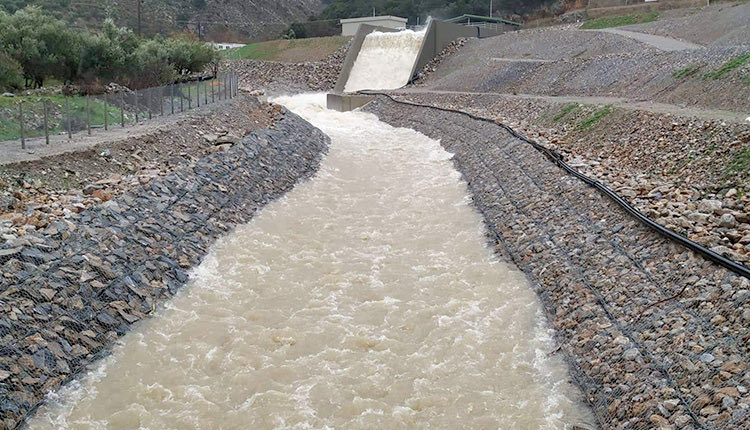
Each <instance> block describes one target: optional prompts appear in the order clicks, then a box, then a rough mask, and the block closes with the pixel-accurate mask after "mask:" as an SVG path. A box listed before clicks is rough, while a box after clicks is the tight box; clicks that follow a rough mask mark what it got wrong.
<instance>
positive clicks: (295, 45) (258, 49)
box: [226, 36, 349, 63]
mask: <svg viewBox="0 0 750 430" xmlns="http://www.w3.org/2000/svg"><path fill="white" fill-rule="evenodd" d="M348 41H349V38H348V37H344V36H329V37H311V38H309V39H291V40H287V39H281V40H269V41H266V42H257V43H251V44H249V45H246V46H243V47H242V48H239V49H232V50H231V51H227V53H226V56H227V58H229V59H232V60H239V59H248V60H265V61H283V62H291V63H304V62H306V61H322V60H324V59H325V58H326V57H327V56H328V55H330V54H333V53H334V52H336V50H337V49H340V48H341V47H342V46H344V45H345V44H346V42H348Z"/></svg>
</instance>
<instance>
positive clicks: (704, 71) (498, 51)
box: [419, 8, 750, 113]
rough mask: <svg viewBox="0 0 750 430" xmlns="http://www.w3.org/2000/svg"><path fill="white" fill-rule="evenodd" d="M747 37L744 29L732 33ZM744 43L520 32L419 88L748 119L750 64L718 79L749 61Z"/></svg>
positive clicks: (475, 44) (443, 69)
mask: <svg viewBox="0 0 750 430" xmlns="http://www.w3.org/2000/svg"><path fill="white" fill-rule="evenodd" d="M735 9H736V8H735ZM743 28H744V30H743ZM746 29H747V24H744V26H741V27H739V28H737V30H738V31H745V30H746ZM725 31H726V29H725ZM743 43H744V44H740V45H727V44H723V45H717V46H710V47H707V48H704V49H697V50H689V51H677V52H664V51H660V50H658V49H656V48H653V47H651V46H650V45H648V44H645V43H640V42H638V41H636V40H633V39H630V38H628V37H624V36H621V35H617V34H611V33H607V32H589V31H581V30H577V29H576V27H575V26H559V27H553V28H547V29H538V30H528V31H527V30H524V31H520V32H515V33H510V34H506V35H501V36H498V37H493V38H489V39H483V40H476V39H470V40H468V41H466V43H465V44H464V46H463V47H461V48H460V49H457V50H456V52H455V53H454V54H453V55H449V56H447V57H445V58H444V59H443V60H442V61H441V63H440V64H439V65H438V66H437V67H436V68H435V71H434V72H433V73H431V74H430V75H429V76H427V77H426V78H425V79H422V80H421V81H420V83H419V85H420V86H422V87H424V88H428V89H434V90H451V91H476V92H495V93H511V94H516V93H519V94H539V95H553V96H558V95H578V96H618V97H626V98H629V99H634V100H653V101H657V102H662V103H670V104H676V105H686V106H699V107H705V108H716V109H727V110H734V111H741V112H747V113H750V85H748V82H749V81H748V79H750V78H749V76H750V62H745V63H744V65H741V66H740V67H738V68H735V69H733V70H728V71H726V72H725V73H722V74H721V75H720V76H717V75H716V74H715V72H716V71H717V70H720V69H721V68H722V67H723V66H724V65H725V64H726V63H727V62H728V61H730V60H732V59H734V58H737V57H738V56H741V55H744V54H748V53H750V38H748V39H747V40H744V41H743ZM513 58H517V59H519V60H529V59H540V60H553V61H545V62H541V61H540V62H529V61H517V62H514V61H512V59H513ZM498 59H502V61H498Z"/></svg>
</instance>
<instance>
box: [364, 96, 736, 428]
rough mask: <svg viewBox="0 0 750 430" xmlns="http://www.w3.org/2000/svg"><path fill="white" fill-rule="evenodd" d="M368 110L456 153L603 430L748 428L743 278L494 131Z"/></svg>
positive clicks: (442, 116) (384, 108) (419, 114)
mask: <svg viewBox="0 0 750 430" xmlns="http://www.w3.org/2000/svg"><path fill="white" fill-rule="evenodd" d="M367 109H368V110H369V111H371V112H373V113H375V114H377V115H378V116H379V117H380V118H381V119H382V120H384V121H387V122H389V123H391V124H392V125H394V126H399V127H409V128H414V129H416V130H418V131H420V132H422V133H425V134H427V135H428V136H430V137H432V138H435V139H440V141H441V143H442V144H443V145H444V147H445V148H446V150H448V151H449V152H452V153H454V163H455V165H456V167H457V168H458V170H459V171H461V173H462V174H463V176H464V178H465V179H466V181H467V182H468V183H469V186H470V189H471V191H472V193H473V199H474V203H475V204H476V206H477V208H479V210H480V211H481V212H482V213H483V215H484V217H485V221H486V223H487V225H488V228H489V230H490V231H491V232H493V234H492V235H491V236H492V237H491V240H494V241H496V244H497V247H498V249H499V250H500V251H501V252H503V253H504V252H507V253H508V254H509V255H510V256H512V258H513V259H514V261H515V262H516V264H517V265H518V266H519V267H521V268H522V270H524V271H525V272H526V273H527V275H528V276H529V277H530V278H531V279H532V280H533V281H535V283H536V288H537V292H538V294H539V296H540V298H541V299H542V301H543V303H544V304H545V307H546V310H547V314H548V318H549V320H550V322H551V324H552V326H553V327H554V328H555V329H556V331H557V335H558V341H559V343H560V350H561V351H562V353H564V354H565V355H566V357H567V359H568V360H569V363H570V366H571V369H572V372H573V374H574V378H575V379H576V381H577V383H578V384H579V385H580V386H581V388H582V389H583V391H584V394H585V395H586V397H587V399H588V401H589V403H590V404H591V406H592V408H593V410H594V412H595V414H596V415H597V417H598V418H599V421H600V425H601V426H602V427H603V428H613V429H614V428H618V429H619V428H623V429H626V428H627V429H644V428H654V427H660V428H680V429H697V428H706V429H742V428H748V422H750V421H748V410H749V409H750V394H748V388H749V387H750V372H748V368H747V366H748V363H749V361H748V353H749V352H750V347H748V345H749V343H748V340H749V339H750V329H748V325H749V324H750V303H748V299H749V298H750V281H748V279H745V278H741V277H738V276H736V275H734V274H733V273H731V272H728V271H726V270H724V269H722V268H721V267H718V266H716V265H714V264H713V263H711V262H709V261H707V260H705V259H703V258H702V257H700V256H698V255H696V254H694V253H693V252H691V251H688V250H687V249H685V248H682V247H680V246H678V245H675V244H673V243H672V242H669V241H668V240H666V239H664V238H662V237H661V236H659V235H657V234H655V233H653V232H652V231H650V230H648V229H646V228H645V227H643V226H642V225H640V224H639V223H638V222H637V221H635V220H634V219H633V218H632V217H630V216H629V215H628V214H627V213H625V212H624V211H623V210H621V209H620V208H619V207H618V206H616V205H615V204H614V203H613V202H611V201H609V200H608V199H607V198H605V197H603V196H602V195H601V194H599V193H598V192H597V191H596V190H595V189H593V188H590V187H587V186H586V185H585V184H584V183H583V182H581V181H579V180H578V179H576V178H574V177H572V176H569V175H567V174H566V173H565V172H564V171H562V170H561V169H559V168H558V167H557V166H555V165H554V164H552V163H551V162H549V161H548V160H547V159H546V158H544V157H543V156H542V155H541V154H540V153H538V152H537V151H536V150H534V149H533V148H532V147H531V146H530V145H528V144H527V143H525V142H523V141H520V140H518V139H516V138H514V137H513V136H512V135H510V134H509V133H508V132H507V131H505V130H504V129H503V128H501V127H499V126H497V125H495V124H491V123H488V122H483V121H478V120H474V119H471V118H469V117H467V116H465V115H462V114H458V113H447V112H440V111H436V110H434V109H429V108H423V107H411V106H404V105H400V104H395V103H393V102H390V101H386V100H384V99H379V100H378V101H376V102H374V103H373V104H371V105H369V106H368V107H367Z"/></svg>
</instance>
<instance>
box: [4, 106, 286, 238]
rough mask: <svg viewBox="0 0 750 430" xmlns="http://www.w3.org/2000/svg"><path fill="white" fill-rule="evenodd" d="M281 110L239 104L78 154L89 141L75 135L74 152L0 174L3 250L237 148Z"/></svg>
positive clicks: (108, 141) (14, 166) (110, 139)
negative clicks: (212, 154)
mask: <svg viewBox="0 0 750 430" xmlns="http://www.w3.org/2000/svg"><path fill="white" fill-rule="evenodd" d="M277 109H278V108H277V107H274V106H272V105H269V104H266V103H261V102H259V101H258V100H257V99H256V98H255V97H244V96H240V97H237V98H235V99H234V100H232V101H230V102H227V103H225V104H222V105H218V106H215V107H213V108H212V110H211V111H205V112H201V113H191V114H190V115H188V116H186V117H183V118H181V119H177V120H176V121H172V122H168V123H164V124H159V125H157V126H155V127H153V128H148V129H146V130H143V131H141V132H135V133H133V134H130V135H129V136H127V137H125V138H123V137H121V136H120V137H110V136H108V135H107V136H101V137H100V140H101V142H100V143H98V144H95V145H94V146H90V147H88V146H87V147H83V148H80V147H79V146H78V145H77V144H78V143H79V142H78V140H81V141H82V142H87V140H88V139H90V138H88V137H87V136H80V135H75V136H74V140H73V141H72V143H71V144H70V145H71V146H72V147H71V148H70V149H68V150H69V151H70V152H65V153H58V154H54V153H53V154H46V153H45V151H47V150H48V149H55V150H57V148H53V147H54V146H65V145H67V143H65V144H64V143H55V144H52V145H50V146H49V147H47V146H44V147H42V148H40V149H39V152H40V154H34V155H35V156H36V155H39V156H40V157H41V158H38V159H32V160H31V161H24V162H16V163H10V164H5V165H3V166H0V239H2V240H0V243H4V242H6V241H7V242H9V243H6V245H8V246H11V247H13V246H14V245H13V243H14V242H15V241H18V240H20V241H22V240H23V239H22V236H24V235H26V234H27V233H31V232H34V231H36V230H41V229H44V228H46V227H47V225H49V224H50V223H51V222H54V221H56V220H58V219H62V218H65V219H71V218H75V217H76V216H77V215H76V214H77V213H79V212H81V211H83V210H85V209H87V208H89V207H93V206H96V205H98V204H101V203H103V202H106V201H108V200H111V199H112V198H113V197H116V196H118V195H120V194H122V193H123V192H125V191H127V190H130V189H133V188H135V187H137V186H140V185H146V184H148V183H150V182H151V181H152V180H154V179H155V178H159V177H163V176H166V175H169V174H170V173H172V172H174V171H175V170H177V169H180V168H183V167H185V166H188V165H190V164H193V163H195V162H196V161H198V160H200V159H201V158H203V157H205V156H207V155H210V154H211V153H214V152H217V151H221V150H225V149H227V148H229V147H231V145H232V144H233V143H235V142H239V140H240V137H238V136H245V135H248V134H250V132H252V131H253V130H258V129H263V128H265V127H267V126H268V125H270V124H272V123H273V121H274V118H275V117H276V116H277V115H278V111H277ZM115 133H117V131H116V132H115ZM66 148H67V147H65V148H63V149H66ZM0 151H2V150H0ZM19 237H20V239H19Z"/></svg>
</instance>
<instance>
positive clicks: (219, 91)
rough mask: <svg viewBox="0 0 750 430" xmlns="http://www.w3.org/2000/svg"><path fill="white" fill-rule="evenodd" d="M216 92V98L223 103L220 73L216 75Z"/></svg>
mask: <svg viewBox="0 0 750 430" xmlns="http://www.w3.org/2000/svg"><path fill="white" fill-rule="evenodd" d="M216 92H217V93H218V94H217V97H216V98H217V99H219V101H221V75H220V74H218V73H217V74H216Z"/></svg>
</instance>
